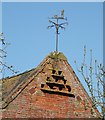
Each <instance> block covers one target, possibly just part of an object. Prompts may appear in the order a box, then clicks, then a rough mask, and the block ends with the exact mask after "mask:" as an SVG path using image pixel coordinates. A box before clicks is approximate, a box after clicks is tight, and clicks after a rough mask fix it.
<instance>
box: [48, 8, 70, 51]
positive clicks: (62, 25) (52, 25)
mask: <svg viewBox="0 0 105 120" xmlns="http://www.w3.org/2000/svg"><path fill="white" fill-rule="evenodd" d="M52 19H54V20H56V21H52ZM59 20H65V21H67V18H65V17H64V10H62V11H61V16H58V15H54V16H53V17H51V18H49V22H50V23H51V25H50V26H48V28H52V27H55V28H56V52H58V35H59V28H61V29H65V25H68V22H64V23H59Z"/></svg>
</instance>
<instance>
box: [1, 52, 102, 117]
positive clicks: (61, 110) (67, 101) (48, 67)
mask: <svg viewBox="0 0 105 120" xmlns="http://www.w3.org/2000/svg"><path fill="white" fill-rule="evenodd" d="M8 83H9V84H10V86H8ZM12 83H13V84H12ZM4 88H5V89H4ZM6 88H7V89H6ZM2 90H3V104H2V117H3V118H98V117H99V116H100V114H99V112H98V110H97V109H96V108H93V109H92V107H91V106H92V101H91V99H90V98H89V96H88V94H87V92H86V91H85V89H84V88H83V86H82V85H81V83H80V81H79V79H78V78H77V77H76V75H75V72H74V71H73V69H72V68H71V66H70V65H69V64H68V62H67V59H66V57H65V56H64V55H63V54H62V53H56V52H53V53H51V54H50V55H49V56H47V57H46V58H45V59H44V61H43V62H42V63H41V64H40V65H39V66H38V67H37V68H36V69H32V70H30V71H27V72H25V73H22V74H20V75H18V76H13V77H11V78H6V79H4V80H3V89H2Z"/></svg>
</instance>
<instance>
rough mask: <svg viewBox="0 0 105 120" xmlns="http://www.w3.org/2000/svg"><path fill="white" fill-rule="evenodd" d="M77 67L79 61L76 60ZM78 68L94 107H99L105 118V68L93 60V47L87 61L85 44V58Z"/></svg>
mask: <svg viewBox="0 0 105 120" xmlns="http://www.w3.org/2000/svg"><path fill="white" fill-rule="evenodd" d="M75 64H76V67H77V63H76V60H75ZM77 70H78V71H79V72H80V73H81V75H82V77H83V79H84V81H85V83H86V85H87V88H88V91H89V95H90V97H91V99H92V102H93V104H92V108H94V107H97V108H98V109H99V111H101V115H102V117H103V119H105V69H104V66H103V65H102V64H99V63H98V61H97V60H93V57H92V49H91V50H90V62H89V64H87V61H86V46H84V58H83V62H82V64H81V66H80V67H79V68H78V67H77Z"/></svg>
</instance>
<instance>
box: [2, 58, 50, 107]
mask: <svg viewBox="0 0 105 120" xmlns="http://www.w3.org/2000/svg"><path fill="white" fill-rule="evenodd" d="M47 59H48V57H46V58H45V59H44V60H43V61H42V63H40V65H39V66H38V67H37V68H34V69H31V70H29V71H26V72H24V73H21V74H19V75H16V76H12V77H7V78H5V79H2V80H1V82H2V89H1V92H2V108H5V107H6V106H7V105H8V104H9V103H10V102H11V101H12V100H13V99H14V98H15V97H17V95H18V94H20V93H21V91H22V90H23V89H24V88H25V87H26V86H27V84H28V83H29V82H31V80H33V78H34V77H35V76H37V74H38V73H39V72H40V71H41V70H42V69H43V67H44V64H45V62H46V61H47Z"/></svg>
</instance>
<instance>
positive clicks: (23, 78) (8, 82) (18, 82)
mask: <svg viewBox="0 0 105 120" xmlns="http://www.w3.org/2000/svg"><path fill="white" fill-rule="evenodd" d="M57 61H58V62H59V63H58V64H60V63H63V64H64V65H65V66H66V67H65V68H63V70H65V73H66V69H67V71H69V72H70V74H69V72H67V76H66V77H67V78H68V77H69V76H70V75H72V76H71V78H70V79H72V77H73V79H74V80H75V81H74V83H71V85H74V84H75V83H76V85H77V84H78V85H79V86H80V89H81V90H80V92H81V91H82V92H83V93H84V94H85V97H86V98H85V99H86V100H87V101H88V102H89V104H92V101H91V99H90V97H89V96H88V94H87V92H86V91H85V89H84V87H83V86H82V84H81V82H80V81H79V79H78V78H77V76H76V74H75V72H74V71H73V69H72V67H71V66H70V65H69V63H68V62H67V58H66V57H65V56H64V55H63V53H60V52H58V53H56V52H52V53H50V54H49V55H48V56H47V57H46V58H45V59H44V60H43V61H42V63H40V64H39V66H38V67H36V68H34V69H32V70H29V71H26V72H24V73H22V74H19V75H17V76H13V77H10V78H5V79H3V80H2V81H1V82H2V108H3V109H6V107H7V106H9V104H10V103H12V101H14V100H15V99H16V98H17V97H18V95H19V94H21V92H22V91H23V90H24V89H25V88H26V87H27V86H28V84H30V83H31V82H32V81H33V80H35V78H37V76H38V75H39V74H40V75H41V74H45V75H46V74H49V73H48V71H47V70H48V69H52V68H49V66H51V65H52V64H54V65H53V66H55V68H56V69H57V64H55V63H57ZM49 64H50V65H49ZM46 66H47V68H48V69H46ZM55 68H54V69H55ZM44 69H45V70H44ZM58 69H61V67H60V66H58ZM46 72H47V73H46ZM59 72H61V71H59ZM52 76H53V77H57V76H54V75H52ZM40 77H41V76H40ZM58 77H61V76H58ZM47 79H49V77H47ZM68 79H69V78H68ZM70 79H69V80H70ZM43 80H44V79H43ZM43 80H41V81H42V83H40V84H41V87H42V88H41V90H42V91H43V92H45V93H46V92H49V93H51V92H52V93H53V92H54V93H56V94H58V93H59V94H60V95H66V96H72V97H74V96H75V97H76V99H81V98H80V97H78V96H77V93H75V91H76V92H77V91H78V90H75V88H73V91H74V92H73V94H72V93H71V94H68V93H65V92H61V91H55V90H54V89H55V88H53V89H51V90H50V91H49V88H46V87H45V89H44V88H43V87H44V85H45V81H43ZM37 82H38V81H37ZM64 82H66V83H67V85H65V86H66V87H67V89H68V90H70V88H69V86H68V85H69V83H70V81H64ZM71 82H73V80H71ZM38 83H39V82H38ZM38 83H37V84H38ZM46 84H50V87H52V86H51V84H53V85H54V84H56V85H59V87H62V84H61V83H56V82H55V83H52V82H51V81H47V82H46ZM76 88H78V87H77V86H76ZM42 98H43V97H42ZM81 104H84V103H81ZM94 111H95V115H96V116H95V117H97V116H100V114H99V112H98V110H97V109H96V108H94Z"/></svg>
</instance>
